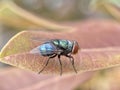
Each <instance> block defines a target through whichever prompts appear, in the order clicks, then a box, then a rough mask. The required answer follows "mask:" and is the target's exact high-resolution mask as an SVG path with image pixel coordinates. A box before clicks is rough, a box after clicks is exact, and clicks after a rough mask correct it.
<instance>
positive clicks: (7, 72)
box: [0, 68, 94, 90]
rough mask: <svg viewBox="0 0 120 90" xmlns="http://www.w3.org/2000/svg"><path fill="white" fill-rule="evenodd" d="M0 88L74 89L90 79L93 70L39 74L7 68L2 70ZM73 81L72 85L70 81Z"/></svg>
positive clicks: (16, 89) (11, 89) (35, 89)
mask: <svg viewBox="0 0 120 90" xmlns="http://www.w3.org/2000/svg"><path fill="white" fill-rule="evenodd" d="M0 72H1V74H0V81H2V82H1V83H0V90H18V89H20V90H21V89H22V90H27V89H29V90H46V89H47V90H54V89H55V90H56V89H57V90H73V89H74V88H75V87H76V86H77V85H78V84H79V85H80V84H81V83H83V82H85V81H86V80H88V79H90V77H92V75H93V74H94V73H93V72H87V73H84V74H77V75H67V76H63V77H60V76H52V75H37V74H35V73H30V72H27V71H24V70H20V69H15V68H9V69H8V68H6V69H2V70H0ZM71 81H73V82H72V85H70V83H69V82H71Z"/></svg>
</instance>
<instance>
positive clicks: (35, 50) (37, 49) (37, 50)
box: [30, 46, 62, 55]
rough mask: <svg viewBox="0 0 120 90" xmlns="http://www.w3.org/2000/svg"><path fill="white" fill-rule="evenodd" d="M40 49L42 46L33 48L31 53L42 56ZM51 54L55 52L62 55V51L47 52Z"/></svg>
mask: <svg viewBox="0 0 120 90" xmlns="http://www.w3.org/2000/svg"><path fill="white" fill-rule="evenodd" d="M39 48H40V46H38V47H35V48H33V49H32V50H31V51H30V53H32V54H40V55H41V53H40V49H39ZM51 52H53V53H60V52H62V50H53V51H51V50H50V51H47V53H51Z"/></svg>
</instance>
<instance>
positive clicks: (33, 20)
mask: <svg viewBox="0 0 120 90" xmlns="http://www.w3.org/2000/svg"><path fill="white" fill-rule="evenodd" d="M88 19H103V20H105V19H106V20H107V19H111V20H114V21H116V22H119V20H120V0H0V50H1V49H2V48H3V46H4V45H5V44H6V43H7V42H8V40H9V39H10V38H11V37H12V36H13V35H15V34H17V33H18V32H20V31H22V30H28V29H40V28H44V29H51V30H54V28H51V27H50V26H49V25H47V24H43V23H42V21H43V22H45V23H50V22H53V24H51V25H53V26H54V25H55V23H71V22H72V23H73V22H79V21H83V20H88ZM56 28H59V26H56ZM0 67H1V68H4V67H8V65H6V64H3V63H0ZM9 67H10V66H9ZM119 70H120V69H119V68H117V69H112V70H110V69H108V70H103V71H100V72H97V74H95V76H94V78H93V79H91V80H90V81H89V82H88V83H83V84H82V85H78V87H76V88H75V90H120V86H119V85H118V83H119V82H120V81H117V82H115V81H112V80H113V79H110V77H114V76H115V75H116V74H115V75H113V76H112V75H110V72H114V73H116V72H117V75H118V76H116V77H114V79H115V78H120V73H118V72H119ZM96 82H97V83H96ZM103 82H104V83H103ZM111 84H116V86H114V87H115V88H114V89H111V88H110V85H111ZM0 90H1V89H0ZM5 90H7V89H5ZM8 90H9V89H8Z"/></svg>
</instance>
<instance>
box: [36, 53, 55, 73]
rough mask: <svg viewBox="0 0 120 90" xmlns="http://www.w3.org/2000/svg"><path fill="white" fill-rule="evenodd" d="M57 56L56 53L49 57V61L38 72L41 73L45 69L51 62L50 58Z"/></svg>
mask: <svg viewBox="0 0 120 90" xmlns="http://www.w3.org/2000/svg"><path fill="white" fill-rule="evenodd" d="M56 56H57V54H55V55H53V56H51V57H49V58H48V60H47V62H46V64H45V66H44V67H43V68H42V69H41V70H40V71H39V72H38V74H40V73H41V72H42V71H43V70H44V69H45V67H46V66H47V65H48V63H49V60H50V59H51V58H54V57H56Z"/></svg>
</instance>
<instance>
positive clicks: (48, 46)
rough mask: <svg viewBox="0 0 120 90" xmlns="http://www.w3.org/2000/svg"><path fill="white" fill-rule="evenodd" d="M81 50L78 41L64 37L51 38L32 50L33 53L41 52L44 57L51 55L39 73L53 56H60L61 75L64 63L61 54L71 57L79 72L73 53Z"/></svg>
mask: <svg viewBox="0 0 120 90" xmlns="http://www.w3.org/2000/svg"><path fill="white" fill-rule="evenodd" d="M78 50H79V45H78V43H77V42H76V41H70V40H64V39H51V40H49V41H46V42H44V43H43V44H41V45H40V46H38V47H36V48H34V49H32V50H31V52H32V53H39V54H41V55H42V56H44V57H49V58H48V59H47V62H46V64H45V66H44V67H43V68H42V69H41V70H40V71H39V74H40V73H41V72H42V71H43V70H44V69H45V67H46V66H47V65H48V63H49V60H50V59H52V58H55V57H56V56H57V57H58V60H59V63H60V70H61V71H60V75H62V63H61V56H66V57H68V58H69V59H70V61H71V63H72V66H73V69H74V71H75V72H76V73H77V70H76V68H75V66H74V58H73V56H72V55H71V54H76V53H77V52H78Z"/></svg>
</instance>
